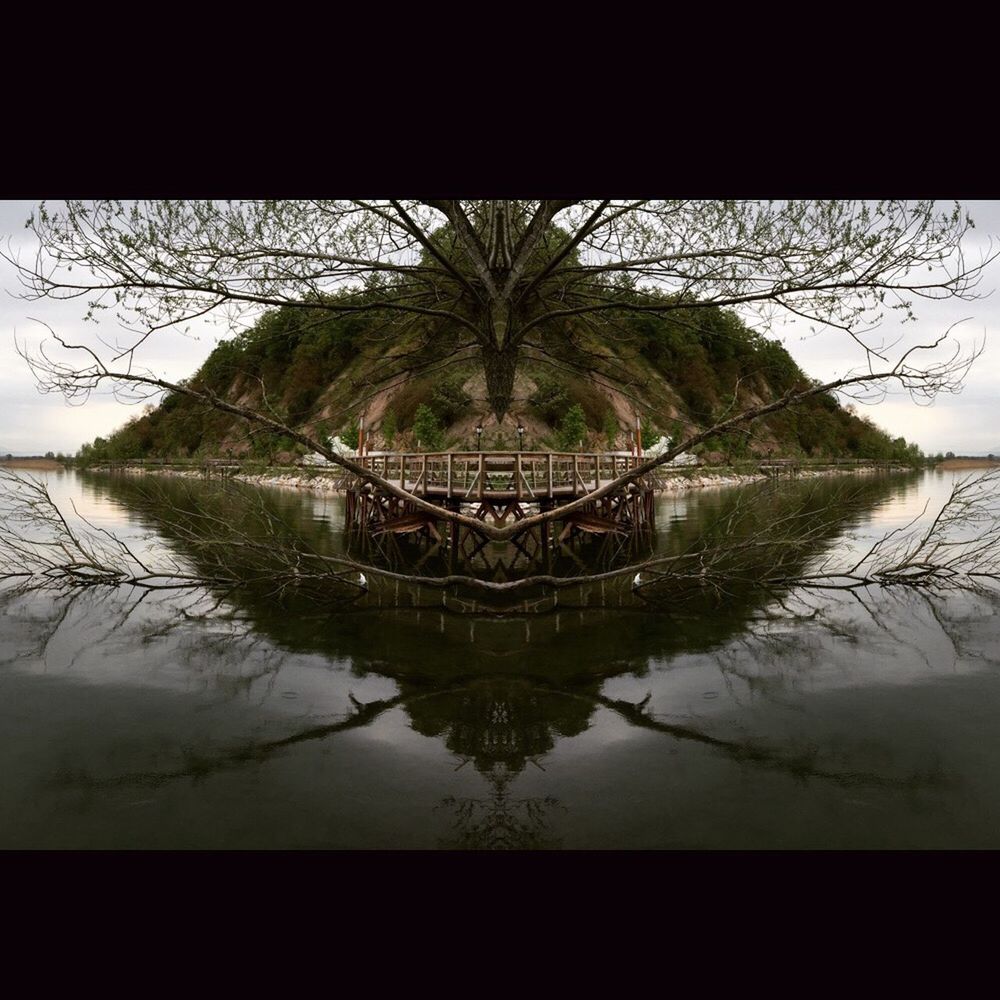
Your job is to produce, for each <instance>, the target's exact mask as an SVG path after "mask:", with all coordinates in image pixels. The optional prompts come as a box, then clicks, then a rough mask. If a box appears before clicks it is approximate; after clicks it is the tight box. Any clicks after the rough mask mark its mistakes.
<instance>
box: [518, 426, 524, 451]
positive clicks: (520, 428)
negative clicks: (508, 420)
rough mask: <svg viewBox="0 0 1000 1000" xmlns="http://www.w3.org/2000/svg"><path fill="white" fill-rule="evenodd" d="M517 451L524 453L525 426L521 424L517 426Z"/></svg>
mask: <svg viewBox="0 0 1000 1000" xmlns="http://www.w3.org/2000/svg"><path fill="white" fill-rule="evenodd" d="M517 450H518V451H524V425H523V424H521V423H520V422H518V425H517Z"/></svg>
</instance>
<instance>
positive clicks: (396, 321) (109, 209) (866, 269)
mask: <svg viewBox="0 0 1000 1000" xmlns="http://www.w3.org/2000/svg"><path fill="white" fill-rule="evenodd" d="M970 226H971V221H970V220H969V219H968V218H967V217H966V215H965V214H964V213H963V211H962V210H961V208H960V207H959V206H958V205H957V204H956V205H954V206H953V207H951V208H949V209H947V210H944V211H942V210H941V209H939V208H938V207H937V206H935V205H934V203H932V202H918V203H915V204H908V203H905V202H880V203H878V204H867V203H854V202H779V203H766V204H763V203H759V202H722V201H719V202H693V201H676V202H663V201H643V200H635V201H612V200H597V201H560V200H542V201H523V202H513V201H479V202H465V201H451V200H444V201H423V202H421V201H406V202H404V201H399V200H386V201H344V202H320V201H266V202H236V203H224V204H220V203H217V202H175V201H160V202H145V203H137V204H125V203H121V202H108V201H104V202H93V203H82V202H69V203H67V204H66V205H65V206H64V207H61V208H58V209H55V210H53V209H51V208H50V207H48V206H46V205H45V204H43V205H41V206H40V207H39V209H38V210H37V212H36V213H35V214H34V215H33V217H32V219H31V220H30V221H29V228H30V229H31V230H32V231H33V233H34V234H35V236H37V238H38V241H39V246H38V250H37V253H36V255H35V256H34V257H33V258H31V259H20V258H17V259H15V258H13V257H11V258H9V259H12V260H14V263H15V265H16V266H17V268H18V273H19V274H20V276H21V280H22V282H23V285H24V294H25V296H26V297H27V298H28V299H42V298H49V299H79V300H80V301H81V303H82V304H83V305H84V307H85V310H86V317H87V318H90V319H96V318H98V317H100V315H101V314H102V313H103V312H105V311H111V312H113V314H114V317H115V318H116V319H117V320H118V322H119V323H120V325H121V328H122V331H123V333H122V335H120V337H119V339H118V340H116V341H115V342H114V343H104V342H102V346H101V347H100V348H95V347H93V346H87V345H82V344H71V343H69V342H67V341H66V340H65V339H64V338H62V337H59V336H57V335H55V334H54V335H53V336H54V341H55V344H56V345H57V348H58V349H54V350H53V349H46V348H45V347H44V346H43V347H42V348H41V349H40V350H39V351H37V352H32V351H29V350H28V349H27V348H26V347H22V352H23V354H24V356H25V357H26V358H27V360H28V361H29V363H30V364H31V366H32V368H33V370H34V372H35V374H36V376H37V378H38V382H39V386H40V388H41V389H42V390H43V391H50V392H59V393H62V394H64V395H65V396H66V397H67V398H68V399H70V400H71V401H74V402H83V401H85V400H86V399H87V398H88V396H89V395H90V393H92V392H93V391H96V390H100V389H107V388H110V389H112V390H113V391H115V392H116V393H118V394H119V395H120V396H121V397H122V398H127V399H131V400H138V399H145V398H148V397H150V396H155V395H156V394H157V393H159V392H161V391H163V390H169V391H171V392H178V393H181V394H184V395H187V396H189V397H193V398H195V399H198V400H199V401H201V402H203V403H205V404H206V405H209V406H212V407H215V408H218V409H221V410H224V411H227V412H229V413H232V414H234V415H237V416H240V417H243V418H245V419H247V420H248V421H251V422H252V423H254V424H256V425H258V426H262V427H265V428H268V429H270V430H273V431H276V432H278V433H281V434H284V435H286V436H288V437H290V438H291V439H292V440H294V441H296V442H299V443H301V444H303V445H304V446H305V447H307V448H309V449H311V450H313V451H315V452H318V453H320V454H323V455H325V456H326V457H327V458H328V459H329V460H330V461H332V462H334V463H336V464H339V465H341V466H343V467H344V468H345V469H347V470H349V471H351V472H353V473H354V474H356V475H357V476H358V477H359V478H361V479H363V480H367V481H370V482H373V483H375V484H377V485H378V486H379V487H380V488H381V489H382V490H385V491H386V492H388V493H391V494H394V495H397V496H400V497H402V498H404V499H406V500H408V501H409V502H410V503H412V504H413V505H414V506H415V507H416V508H417V509H421V510H425V511H427V512H428V513H433V514H435V515H436V516H438V517H443V518H446V519H449V520H453V521H458V522H460V523H464V524H466V526H467V527H470V528H473V529H475V530H477V531H478V532H479V533H481V534H482V535H484V536H486V537H488V538H490V539H495V540H505V539H509V538H511V537H514V536H515V535H516V534H519V533H521V532H523V531H525V530H528V529H530V528H532V527H534V526H535V525H537V524H541V523H543V522H545V521H548V520H551V519H553V518H555V517H560V516H565V514H567V513H571V512H572V511H573V510H574V509H576V508H577V507H580V506H583V505H584V504H586V503H590V502H593V501H594V500H595V499H599V498H600V497H602V496H605V495H609V494H611V493H613V492H615V491H617V490H620V489H621V488H623V487H624V486H627V485H628V483H629V482H630V481H634V480H638V479H641V478H642V477H644V476H646V475H648V474H649V473H650V472H651V471H652V470H653V469H654V468H656V467H657V466H658V465H660V464H663V463H666V462H669V461H670V460H671V459H672V458H673V457H675V456H676V455H677V454H679V453H681V452H683V451H686V450H689V449H690V448H692V447H694V446H695V445H696V444H698V443H700V442H701V441H703V440H706V439H707V438H708V437H710V436H712V435H715V434H719V433H722V432H725V431H727V430H731V429H733V428H737V427H742V426H745V425H747V424H749V423H751V422H752V421H754V420H757V419H759V418H761V417H764V416H766V415H768V414H770V413H774V412H777V411H779V410H782V409H784V408H786V407H789V406H795V405H797V404H799V403H801V402H803V401H804V400H806V399H808V398H810V397H812V396H815V395H818V394H821V393H827V392H839V393H841V394H861V395H863V396H865V397H867V398H872V397H873V396H877V395H878V394H879V393H884V392H886V391H889V389H890V388H896V389H902V390H904V391H907V392H909V393H910V394H911V395H913V396H915V397H918V398H920V399H924V400H927V399H932V398H934V396H936V395H937V394H938V393H940V392H953V391H957V390H958V389H959V388H960V386H961V384H962V380H963V378H964V375H965V373H966V371H967V370H968V366H969V364H970V363H971V362H972V360H973V359H974V358H975V356H976V355H977V353H978V349H977V348H975V347H973V348H972V349H971V350H966V351H963V350H962V349H961V348H960V347H959V346H958V345H956V344H954V343H953V342H952V341H950V339H949V337H948V336H947V335H941V336H934V337H929V338H928V339H927V340H926V341H925V342H924V343H923V344H921V345H919V346H918V347H915V348H913V347H911V348H910V349H908V350H904V349H902V348H901V347H899V345H891V344H886V343H884V342H883V341H882V340H880V339H879V334H878V333H877V327H878V324H879V322H880V320H881V319H882V318H883V317H884V315H885V314H886V313H887V312H893V311H894V312H896V313H897V314H899V315H901V316H903V317H905V318H912V317H913V315H914V311H913V310H914V302H915V301H916V300H918V299H921V298H923V299H935V298H961V299H968V298H973V297H975V295H976V288H977V284H978V282H979V280H980V277H981V274H982V269H983V266H984V265H985V263H987V261H988V259H992V258H991V257H990V256H987V257H984V258H983V259H980V260H979V261H977V262H973V263H969V262H967V261H966V260H965V257H964V252H963V243H962V241H963V237H964V236H965V235H966V233H967V232H968V230H969V228H970ZM269 306H271V307H273V306H285V307H292V308H302V309H308V310H326V311H329V312H332V313H339V314H351V313H365V314H369V315H371V316H372V317H373V319H375V320H377V322H378V323H379V324H381V327H380V328H381V329H382V330H383V331H384V334H385V336H386V337H387V338H388V339H389V340H390V342H391V340H392V337H393V336H394V335H395V334H396V333H398V332H401V331H403V330H405V329H408V328H409V326H411V325H413V324H416V323H420V324H422V329H423V330H424V332H425V336H426V337H427V338H428V340H429V341H431V342H433V340H434V339H435V338H436V337H437V338H439V339H442V340H445V339H447V342H448V344H449V357H448V358H444V359H442V358H441V357H438V356H432V357H430V358H427V357H416V356H414V357H412V358H407V359H403V360H401V361H400V362H399V363H398V364H396V365H391V366H388V367H389V372H388V374H387V377H396V376H398V374H399V372H400V370H404V371H406V370H409V371H411V372H413V371H417V370H420V369H421V367H423V366H427V365H434V366H436V367H438V368H440V367H441V366H443V365H447V364H449V363H455V362H457V361H460V360H467V359H468V358H469V357H477V358H478V359H479V361H480V362H481V364H482V368H483V372H484V374H485V379H486V385H487V394H488V399H489V404H490V406H491V407H492V409H493V411H494V412H495V413H496V415H497V416H498V417H502V416H503V414H505V413H506V412H507V410H508V408H509V406H510V403H511V398H512V391H513V384H514V377H515V374H516V371H517V367H518V363H519V360H520V359H521V358H524V357H534V358H536V359H539V360H543V361H545V360H549V361H551V360H552V358H553V350H556V351H557V353H558V354H559V359H560V360H559V362H558V363H559V364H570V365H574V364H575V365H577V366H579V367H580V368H582V369H584V370H588V371H589V370H592V369H593V368H594V366H595V364H597V363H598V362H597V361H596V360H595V359H594V358H592V357H589V356H583V357H579V358H577V359H576V360H574V358H573V354H572V351H571V350H570V351H567V350H566V348H567V347H570V348H571V347H572V344H573V330H574V325H575V324H586V325H588V326H589V327H590V328H592V329H595V330H597V331H598V332H600V333H603V334H606V335H611V334H612V333H613V330H614V328H615V324H616V323H617V322H618V320H619V319H621V318H622V317H624V316H626V315H628V314H636V313H657V314H663V313H668V312H671V311H675V310H678V309H701V308H707V307H712V306H739V307H741V308H742V309H743V310H744V311H746V310H752V311H754V312H756V313H757V314H758V315H760V316H761V317H762V319H763V321H764V322H769V321H770V320H771V319H772V318H773V317H774V316H775V315H777V314H785V315H788V316H795V317H799V318H806V319H808V320H811V321H813V322H815V323H816V324H817V325H819V326H823V327H825V328H827V329H829V330H832V331H834V332H839V333H840V334H841V335H843V336H845V337H846V338H848V340H849V342H850V343H851V344H853V346H854V347H855V349H856V350H857V351H858V365H857V367H856V368H855V369H854V370H853V371H851V372H850V373H848V374H847V375H845V376H843V377H841V378H838V379H835V380H832V381H830V382H827V383H825V384H823V385H810V386H805V387H801V386H800V387H799V388H798V389H797V390H792V391H789V392H788V393H786V394H785V395H784V396H783V397H781V398H780V399H777V400H774V401H772V402H770V403H767V404H764V405H759V406H754V407H751V408H749V409H744V410H743V411H742V412H735V411H734V412H733V413H732V414H731V415H729V416H728V417H727V418H726V419H724V420H721V421H719V422H717V423H716V424H715V425H714V426H713V427H710V428H708V429H707V430H705V431H703V432H700V433H692V434H690V435H688V436H687V437H686V438H685V439H684V440H680V441H677V442H675V444H674V446H673V447H672V448H671V449H670V451H668V452H666V453H665V454H663V455H661V456H660V457H659V458H657V459H655V460H653V461H649V462H646V463H644V464H643V465H641V466H640V467H639V468H637V469H634V470H632V471H630V472H629V473H628V474H627V475H625V476H623V477H620V478H619V479H617V480H615V481H614V482H611V483H608V484H606V485H605V486H604V487H602V488H601V490H598V491H596V492H595V493H592V494H590V495H589V496H588V497H585V498H581V499H580V500H578V501H576V502H575V504H572V505H570V506H569V507H564V508H560V509H559V510H557V511H548V512H544V513H539V514H537V515H534V516H533V517H531V518H528V519H526V520H524V521H521V522H518V523H517V524H514V525H494V524H490V523H487V522H483V521H478V520H474V519H471V518H468V517H466V516H464V515H462V514H460V513H456V512H450V511H442V510H441V509H440V508H438V507H437V506H435V505H433V504H431V503H429V502H427V501H426V500H423V499H422V498H420V497H415V496H412V495H411V494H409V493H408V492H407V491H406V490H405V489H403V488H402V487H400V486H398V485H397V484H394V483H390V482H387V481H385V480H383V479H381V478H380V477H378V476H377V475H375V474H374V473H372V472H370V471H368V470H365V469H363V468H361V466H359V465H358V464H357V463H355V462H352V461H351V460H350V459H346V458H342V457H341V456H339V455H337V454H335V453H333V452H332V451H331V450H330V449H329V448H328V447H327V446H326V444H325V443H324V442H320V441H316V440H313V439H312V438H311V437H310V436H309V435H306V434H303V433H301V432H300V431H298V430H296V429H295V428H291V427H289V426H287V425H286V423H284V422H283V421H282V420H281V419H279V418H278V417H277V415H276V414H275V413H273V412H270V411H268V410H266V409H257V410H255V409H252V408H248V407H244V406H240V405H238V404H236V403H235V402H234V401H232V400H229V399H223V398H221V397H219V396H217V395H215V394H213V393H212V392H210V391H208V390H205V389H198V388H193V387H191V386H188V385H181V384H177V383H172V382H169V381H167V380H165V379H161V378H157V377H156V376H155V375H154V374H153V373H152V372H149V371H145V370H143V369H142V368H141V364H140V358H139V350H140V348H141V347H142V345H143V344H144V343H145V342H146V341H147V340H148V339H149V338H150V337H151V336H153V335H155V333H156V332H157V331H158V330H160V329H163V328H164V327H168V326H172V327H184V325H185V324H187V323H189V322H190V321H192V320H194V319H197V318H199V317H203V316H208V315H219V316H222V317H224V318H225V319H226V321H227V322H229V323H230V324H232V325H234V326H235V325H238V324H239V323H240V322H243V321H244V320H245V319H247V318H248V317H252V316H255V315H257V314H258V313H259V311H260V310H261V309H262V308H266V307H269ZM456 332H457V341H456ZM894 352H895V353H894ZM408 366H409V367H408Z"/></svg>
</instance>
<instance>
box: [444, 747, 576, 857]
mask: <svg viewBox="0 0 1000 1000" xmlns="http://www.w3.org/2000/svg"><path fill="white" fill-rule="evenodd" d="M486 778H487V781H488V782H489V785H490V794H489V795H488V796H485V797H483V798H459V797H455V796H448V798H446V799H444V800H442V802H441V805H442V806H443V807H445V808H446V809H450V810H451V811H452V813H453V815H454V822H453V824H452V826H453V829H454V830H455V836H454V837H453V838H445V840H444V841H443V843H442V844H441V846H442V847H453V848H460V849H464V850H478V851H524V850H530V849H535V850H537V849H539V848H545V847H559V846H560V841H559V840H558V839H556V838H554V837H551V836H549V835H548V813H549V812H550V811H551V810H553V809H554V808H555V807H556V806H558V805H559V802H558V800H557V799H555V798H553V797H552V796H544V797H543V796H534V797H530V798H517V799H516V798H512V797H511V796H510V793H509V786H510V783H511V781H512V779H513V775H512V774H511V773H510V772H509V771H507V770H506V769H505V768H504V766H503V765H502V764H501V765H497V766H496V767H494V768H493V769H492V770H491V771H490V772H489V773H488V774H487V776H486Z"/></svg>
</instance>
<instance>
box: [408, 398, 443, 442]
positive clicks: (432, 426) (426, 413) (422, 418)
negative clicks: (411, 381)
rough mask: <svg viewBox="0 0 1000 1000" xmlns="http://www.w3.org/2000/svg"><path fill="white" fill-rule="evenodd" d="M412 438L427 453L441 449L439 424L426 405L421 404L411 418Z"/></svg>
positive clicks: (441, 436) (441, 435)
mask: <svg viewBox="0 0 1000 1000" xmlns="http://www.w3.org/2000/svg"><path fill="white" fill-rule="evenodd" d="M413 436H414V437H415V438H416V439H417V444H418V445H422V446H423V447H424V448H426V449H427V450H428V451H438V450H439V449H440V448H441V445H442V438H443V434H442V431H441V424H440V422H439V421H438V418H437V417H436V416H435V414H434V411H433V410H432V409H431V408H430V407H429V406H428V405H427V404H426V403H421V404H420V406H418V407H417V412H416V413H415V414H414V416H413Z"/></svg>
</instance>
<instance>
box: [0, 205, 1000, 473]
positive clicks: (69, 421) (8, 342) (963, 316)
mask: <svg viewBox="0 0 1000 1000" xmlns="http://www.w3.org/2000/svg"><path fill="white" fill-rule="evenodd" d="M32 207H33V204H32V203H31V202H12V201H0V238H2V241H3V246H4V247H6V246H7V243H8V239H11V240H13V242H14V246H15V248H17V247H20V248H21V249H22V252H23V251H30V247H31V244H30V243H29V242H28V234H27V233H26V232H25V230H24V223H25V221H26V219H27V218H28V215H29V214H30V212H31V209H32ZM967 207H968V208H969V211H970V214H971V215H972V218H973V220H974V221H975V224H976V229H975V231H974V233H973V234H972V235H971V238H970V240H969V242H968V243H967V245H966V253H967V257H968V258H969V259H970V260H978V255H979V252H980V251H981V250H982V249H983V248H985V246H986V245H987V242H988V240H989V237H990V236H991V235H992V236H993V237H994V239H995V241H996V243H997V245H1000V202H969V203H967ZM998 288H1000V261H997V262H994V263H993V264H992V265H991V266H990V268H989V269H988V270H987V271H986V272H985V274H984V277H983V280H982V283H981V286H980V292H981V293H982V294H983V295H984V296H986V297H985V298H982V299H980V300H978V301H974V302H961V301H946V302H939V303H931V302H921V301H919V300H918V302H917V316H918V322H917V324H915V325H914V324H908V326H907V327H906V328H901V327H899V326H898V324H896V323H895V322H894V321H892V320H887V321H886V322H885V324H884V325H883V327H882V328H881V330H880V334H883V335H884V337H885V339H886V340H887V341H892V340H894V339H896V338H897V337H898V336H903V335H905V336H906V338H907V342H912V341H913V340H914V339H915V338H919V339H921V340H925V339H927V338H928V337H932V336H933V335H936V334H937V333H939V332H943V331H944V330H945V329H946V328H947V327H948V326H950V325H951V324H953V323H956V322H958V321H960V320H966V322H964V323H962V324H961V326H960V327H958V328H957V333H958V336H959V337H960V338H961V339H962V341H963V342H964V343H966V344H969V343H971V342H972V341H973V340H979V341H981V340H983V338H985V344H986V347H985V351H984V353H983V355H982V357H980V358H979V359H978V360H977V362H976V364H975V365H974V366H973V368H972V371H971V372H970V374H969V376H968V378H967V380H966V384H965V388H964V390H963V391H962V393H961V394H960V395H957V396H941V397H939V398H938V400H937V401H936V402H935V403H934V404H933V405H932V406H917V405H915V404H914V403H913V402H911V401H910V400H909V398H908V397H903V398H890V399H887V400H885V401H883V402H881V403H879V404H878V405H876V406H870V407H862V408H861V410H862V412H864V413H865V414H867V415H868V416H870V417H872V419H873V420H874V421H875V422H876V423H877V424H879V425H880V426H881V427H884V428H885V429H886V430H887V431H889V432H890V433H891V434H892V435H893V436H898V435H903V436H904V437H906V439H907V440H908V441H916V442H917V444H919V445H920V447H921V448H923V449H924V451H925V452H928V453H935V452H938V451H948V450H951V451H954V452H957V453H977V452H981V453H985V452H991V451H992V452H996V453H1000V292H998V291H995V290H996V289H998ZM19 293H20V287H19V283H18V279H17V276H16V274H15V273H14V271H13V269H12V268H11V267H10V266H9V265H8V264H7V263H6V261H3V260H0V454H6V453H7V452H12V453H14V454H41V453H44V452H46V451H62V452H65V453H75V452H76V450H77V449H78V448H79V447H80V445H81V444H83V443H84V442H86V441H91V440H93V439H94V437H96V436H97V435H107V434H108V433H109V432H111V431H113V430H114V429H115V428H117V427H119V426H120V425H121V424H122V423H124V422H125V421H126V420H127V419H128V418H129V417H130V416H131V415H132V414H133V413H134V412H135V408H134V407H129V406H126V405H124V404H121V403H118V402H116V401H114V400H113V399H111V398H109V397H106V396H105V397H99V396H94V397H92V398H91V399H90V400H89V401H88V402H87V403H86V405H84V406H69V405H67V404H66V403H65V402H64V401H63V399H62V397H60V396H52V395H49V396H45V395H41V394H40V393H39V392H38V391H37V389H36V387H35V383H34V380H33V378H32V376H31V373H30V371H29V370H28V368H27V366H26V364H25V363H24V361H23V360H22V359H21V358H20V357H19V356H18V354H17V352H16V350H15V335H16V337H17V339H18V340H19V341H22V342H27V343H28V344H31V345H37V344H38V342H39V341H40V340H42V339H43V338H44V337H45V336H46V331H45V329H44V327H42V326H41V325H40V324H39V323H38V322H37V320H42V321H44V322H45V323H48V324H49V325H50V326H51V327H52V328H53V329H55V330H57V331H58V332H59V333H60V334H63V335H66V336H67V337H68V338H69V339H72V338H74V337H76V338H81V339H90V338H92V337H93V336H94V335H95V330H94V327H93V325H92V324H84V323H83V322H82V321H81V317H82V313H83V308H82V306H81V303H80V302H65V303H55V302H35V303H31V302H25V301H23V300H22V299H20V298H19V297H18V295H19ZM223 332H224V328H223V327H221V326H214V325H211V324H208V323H203V324H201V325H200V326H198V327H195V328H194V330H193V334H192V335H191V336H187V337H185V336H183V335H181V334H179V333H174V332H171V331H162V332H160V333H157V334H156V336H155V337H153V338H151V340H150V341H148V342H147V344H146V345H144V347H143V350H142V353H141V359H142V362H143V363H144V364H145V366H146V367H147V368H150V369H152V370H153V371H154V372H156V373H157V374H158V375H160V376H162V377H164V378H166V379H169V380H171V381H173V380H177V379H181V378H186V377H187V376H189V375H191V374H192V373H193V372H194V371H195V370H196V369H197V368H198V366H199V365H200V364H201V363H202V362H203V361H204V360H205V358H206V357H207V356H208V354H209V353H210V352H211V350H212V348H213V347H214V346H215V343H216V340H217V339H218V338H219V337H220V336H222V335H223ZM773 333H774V334H775V335H777V336H779V337H780V339H782V341H783V342H784V344H785V346H786V347H787V348H788V350H789V352H790V353H791V355H792V357H794V358H795V360H796V361H797V362H798V363H799V365H800V366H801V367H802V368H803V369H804V370H805V372H806V373H807V374H808V375H810V376H811V377H813V378H819V379H822V380H824V381H826V380H828V379H830V378H834V377H836V376H837V375H842V374H844V372H846V371H847V370H848V369H851V368H853V367H855V366H856V365H857V364H858V361H859V358H858V354H857V350H856V349H855V350H850V349H849V342H848V340H847V338H846V337H845V336H844V335H843V334H841V333H839V332H838V331H835V330H824V331H820V332H819V333H817V334H815V335H811V334H810V332H809V330H808V329H807V328H806V327H805V325H804V324H801V323H796V324H790V325H786V326H783V327H775V328H773ZM108 334H111V335H113V330H111V329H106V330H105V335H108Z"/></svg>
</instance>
